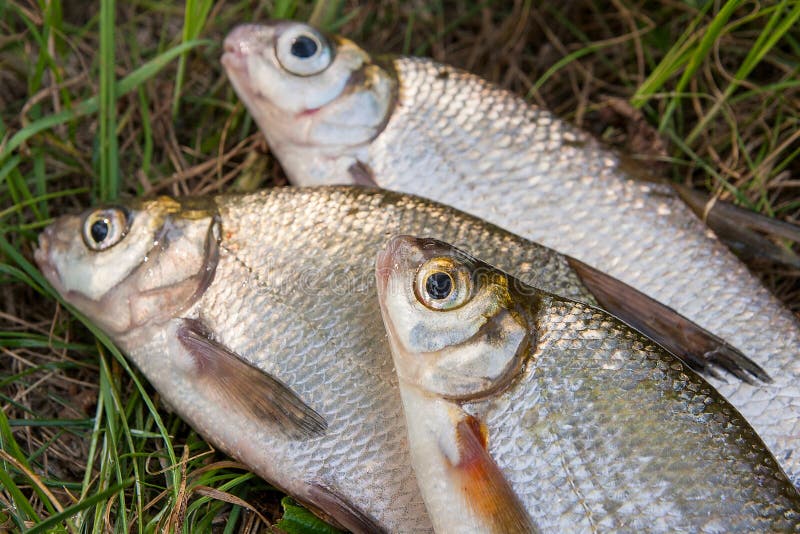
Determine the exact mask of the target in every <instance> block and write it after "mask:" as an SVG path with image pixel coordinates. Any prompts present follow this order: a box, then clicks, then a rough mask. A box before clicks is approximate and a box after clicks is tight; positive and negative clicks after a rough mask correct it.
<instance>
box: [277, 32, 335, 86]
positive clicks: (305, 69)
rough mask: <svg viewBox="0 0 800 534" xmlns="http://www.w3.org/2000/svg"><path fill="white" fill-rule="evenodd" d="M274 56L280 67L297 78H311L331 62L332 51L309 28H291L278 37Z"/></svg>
mask: <svg viewBox="0 0 800 534" xmlns="http://www.w3.org/2000/svg"><path fill="white" fill-rule="evenodd" d="M275 55H276V56H277V57H278V62H279V63H280V64H281V66H282V67H283V68H284V69H286V70H287V71H288V72H290V73H291V74H295V75H297V76H313V75H314V74H319V73H320V72H322V71H324V70H325V69H327V68H328V67H329V66H330V64H331V62H332V61H333V49H332V47H331V45H330V43H329V42H328V40H327V39H326V38H325V36H323V35H322V34H321V33H319V32H318V31H316V30H315V29H314V28H311V27H310V26H305V25H300V26H293V27H291V28H289V29H288V30H286V31H285V32H283V33H282V34H281V35H280V36H278V38H277V41H276V42H275Z"/></svg>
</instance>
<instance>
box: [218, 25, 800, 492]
mask: <svg viewBox="0 0 800 534" xmlns="http://www.w3.org/2000/svg"><path fill="white" fill-rule="evenodd" d="M298 24H299V23H298ZM270 31H272V30H271V27H270V26H251V27H242V28H239V29H236V30H234V31H233V32H231V34H230V35H229V37H228V39H227V40H226V44H225V46H226V54H225V55H224V56H223V64H224V65H225V67H226V71H227V72H228V76H229V78H230V79H231V81H232V83H233V85H234V87H235V88H236V90H237V93H238V94H239V96H240V97H241V98H242V100H243V101H244V102H245V104H246V105H247V107H248V109H249V110H250V112H251V113H252V115H253V116H254V118H255V119H256V121H257V122H258V123H259V126H260V128H261V130H262V131H263V132H264V134H265V136H266V138H267V140H268V142H269V143H270V147H271V149H272V150H273V152H274V153H275V154H276V156H277V157H278V158H279V159H280V161H281V164H282V165H283V167H284V168H285V170H286V172H287V174H288V176H289V178H290V180H291V181H292V182H293V183H295V184H298V185H315V184H331V183H343V177H347V176H348V171H349V172H350V175H349V182H350V183H361V182H365V181H373V182H374V183H375V184H377V185H378V186H381V187H385V188H389V189H392V190H397V191H403V192H409V193H414V194H418V195H422V196H425V197H428V198H432V199H435V200H438V201H441V202H444V203H446V204H449V205H452V206H454V207H457V208H459V209H462V210H464V211H466V212H468V213H471V214H473V215H476V216H480V217H482V218H484V219H486V220H488V221H490V222H493V223H495V224H498V225H499V226H501V227H503V228H506V229H508V230H510V231H513V232H515V233H517V234H519V235H522V236H524V237H527V238H529V239H532V240H534V241H537V242H540V243H542V244H544V245H546V246H549V247H551V248H554V249H556V250H558V251H560V252H563V253H565V254H569V255H571V256H574V257H576V258H578V259H580V260H582V261H585V262H586V263H588V264H590V265H592V266H594V267H596V268H598V269H600V270H601V271H604V272H606V273H608V274H610V275H612V276H614V277H616V278H618V279H620V280H622V281H624V282H626V283H627V284H629V285H631V286H633V287H635V288H637V289H639V290H641V291H643V292H644V293H646V294H647V295H649V296H650V297H653V298H655V299H656V300H658V301H660V302H663V303H665V304H667V305H669V306H670V307H672V308H674V309H675V310H677V311H678V312H679V313H681V314H682V315H684V316H686V317H687V318H689V319H691V320H693V321H695V322H696V323H698V324H699V325H701V326H703V327H704V328H706V329H708V330H709V331H711V332H713V333H714V334H716V335H718V336H720V337H721V338H723V339H725V340H726V341H727V342H729V343H730V344H732V345H733V346H735V347H737V348H738V349H740V350H741V351H742V352H744V354H746V355H747V356H749V357H751V358H752V359H753V360H755V361H756V362H757V363H758V364H760V365H761V366H762V367H763V368H764V369H765V370H766V371H767V373H768V374H769V375H770V376H771V377H772V378H773V380H774V382H773V383H771V384H769V385H762V386H759V387H752V386H750V385H747V384H742V383H739V382H736V381H730V382H725V381H720V380H712V381H711V382H712V383H713V384H714V385H715V386H716V387H717V388H718V389H719V391H720V392H722V393H723V395H725V397H726V398H727V399H728V400H729V401H730V402H731V403H732V404H733V405H734V406H735V407H736V408H737V409H738V410H740V411H741V412H742V414H743V415H744V416H745V417H746V418H747V419H748V420H749V421H750V423H751V424H752V425H753V426H754V427H755V429H756V430H757V431H758V433H759V434H760V435H761V436H762V438H763V439H764V440H765V442H766V443H767V444H768V445H769V446H770V448H771V449H772V450H773V451H774V453H775V455H776V457H777V459H778V461H779V462H781V464H782V466H783V467H784V469H785V470H786V471H787V473H788V474H789V475H790V477H791V478H792V480H793V481H794V482H795V484H800V451H798V450H797V447H798V442H799V441H798V440H800V324H798V321H797V318H796V317H794V316H793V315H792V314H791V313H790V312H789V311H788V310H787V309H786V308H785V307H784V306H783V305H782V304H781V303H780V302H778V301H777V299H775V298H774V297H773V296H772V295H771V294H770V293H769V292H768V291H767V290H766V289H765V288H764V287H763V285H762V284H761V283H760V282H759V281H758V280H757V279H756V278H755V277H754V276H753V275H752V274H750V273H749V272H748V271H747V269H746V267H745V266H744V265H743V264H742V263H741V262H740V261H739V260H738V259H736V258H735V257H734V256H733V255H732V254H731V253H730V252H729V251H728V250H727V249H726V248H725V247H724V246H723V245H722V244H721V243H720V242H719V241H718V240H717V239H716V238H715V237H714V236H713V235H712V233H711V232H710V231H709V230H708V229H707V228H706V227H705V226H704V225H703V224H702V222H701V221H700V220H698V219H697V218H696V217H695V216H694V215H693V214H692V213H691V212H690V210H689V209H688V208H687V207H686V206H685V205H684V204H683V203H682V202H681V201H680V199H679V198H678V197H677V196H676V194H675V192H674V191H673V190H672V188H671V187H669V186H667V185H664V184H660V183H658V182H657V181H648V180H647V179H642V178H647V177H646V174H647V173H642V172H639V171H640V170H639V169H638V168H636V167H635V166H633V165H631V164H629V163H628V162H627V161H625V160H623V159H622V158H620V157H619V156H618V155H617V154H616V153H614V152H612V151H610V150H608V149H606V148H604V147H603V146H601V145H600V144H599V143H598V142H596V141H595V140H594V139H592V138H591V136H589V135H588V134H586V133H585V132H582V131H581V130H579V129H577V128H575V127H573V126H570V125H569V124H567V123H565V122H564V121H562V120H560V119H558V118H556V117H554V116H553V115H552V114H550V113H549V112H547V111H545V110H541V109H539V108H537V107H534V106H531V105H530V104H528V103H527V102H525V101H524V100H522V99H521V98H519V97H518V96H516V95H513V94H511V93H509V92H507V91H504V90H501V89H498V88H497V87H495V86H493V85H491V84H490V83H488V82H486V81H485V80H482V79H480V78H478V77H477V76H474V75H471V74H468V73H465V72H463V71H460V70H458V69H455V68H452V67H449V66H446V65H442V64H439V63H436V62H434V61H431V60H427V59H419V58H408V57H404V58H398V59H395V60H393V61H391V63H390V65H391V67H390V68H389V69H388V70H384V71H383V73H382V76H383V77H384V78H386V79H391V80H393V81H394V83H395V85H396V87H395V90H394V93H393V95H394V99H395V100H394V105H393V106H388V107H387V109H388V110H389V113H390V115H389V116H388V117H386V116H376V117H374V118H373V122H372V123H371V124H372V127H373V128H374V130H375V133H374V134H373V135H372V136H371V137H369V138H365V139H362V140H360V141H358V139H357V138H356V137H353V136H351V135H348V133H347V124H346V123H345V122H340V123H339V125H338V127H339V129H340V131H341V132H342V135H341V137H342V138H343V139H347V143H340V144H336V142H335V138H334V137H333V136H332V135H331V133H330V131H329V130H330V128H331V127H330V126H329V125H326V129H325V133H326V136H325V138H324V143H323V142H322V141H318V140H317V138H316V137H315V135H316V136H317V137H318V134H316V133H315V132H316V131H315V130H314V128H313V127H312V126H310V124H311V121H313V117H314V116H316V115H319V116H321V117H323V118H326V117H328V116H330V115H335V116H337V117H343V116H346V113H345V111H346V110H344V109H339V110H338V113H333V112H328V111H327V110H326V106H327V107H336V106H339V107H342V106H346V105H348V101H347V100H338V99H335V98H334V99H330V100H329V102H328V103H327V104H325V105H320V106H319V107H318V108H316V109H315V110H313V112H311V111H309V110H306V113H304V112H303V110H302V109H301V108H297V107H296V108H295V109H293V110H292V112H287V111H285V110H284V107H285V105H286V104H287V103H292V104H293V105H295V106H297V105H298V103H297V102H295V97H294V94H293V93H288V92H287V93H284V94H283V95H280V96H279V97H276V96H274V95H272V99H271V100H270V99H269V98H268V96H270V95H267V94H264V93H262V92H261V89H262V87H261V86H260V85H259V84H260V83H263V82H265V81H269V82H270V83H272V82H275V81H282V80H283V79H291V80H292V81H293V83H295V82H297V83H299V82H298V81H297V80H295V79H293V78H292V75H291V74H289V73H288V72H285V71H283V72H282V71H280V69H277V70H276V69H275V67H274V66H272V65H270V63H269V58H268V57H267V56H268V55H264V50H266V49H268V48H269V47H270V46H271V44H270V43H271V42H270V41H269V39H268V37H269V35H270V34H269V32H270ZM351 44H352V43H349V42H345V43H344V44H339V45H338V46H339V48H338V49H337V50H338V51H337V54H344V53H347V54H353V53H354V52H352V50H351V49H352V46H351ZM258 54H262V57H261V58H259V57H257V55H258ZM365 61H368V60H365ZM331 68H333V67H331ZM349 74H350V73H348V75H349ZM373 76H377V75H376V74H375V73H373ZM353 80H355V78H354V79H353ZM305 83H306V92H307V93H312V92H313V88H314V84H320V83H321V82H320V81H319V80H317V79H316V78H315V77H313V76H311V77H307V78H306V79H305ZM353 83H356V82H353ZM273 85H274V84H273ZM374 85H375V84H374V83H373V84H372V85H370V86H361V87H357V86H353V85H348V86H347V87H346V94H347V95H348V96H349V97H350V99H352V94H353V93H354V92H357V91H359V90H360V91H363V92H369V91H370V90H371V87H372V86H374ZM326 90H327V91H330V88H329V86H326ZM282 106H283V107H282ZM265 110H268V113H267V112H265ZM301 118H302V120H303V121H304V122H303V123H302V128H299V127H298V126H297V125H298V122H297V121H299V120H300V119H301ZM320 120H321V119H320ZM359 121H360V122H359V130H358V131H362V130H364V125H363V124H362V123H364V121H365V119H364V117H363V114H362V115H359ZM332 139H333V140H332ZM356 141H358V142H356Z"/></svg>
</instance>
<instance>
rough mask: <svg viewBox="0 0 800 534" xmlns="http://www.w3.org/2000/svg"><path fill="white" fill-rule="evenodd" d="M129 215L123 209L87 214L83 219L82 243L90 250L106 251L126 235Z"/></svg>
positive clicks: (109, 209) (96, 211) (114, 208)
mask: <svg viewBox="0 0 800 534" xmlns="http://www.w3.org/2000/svg"><path fill="white" fill-rule="evenodd" d="M129 226H130V215H129V213H128V211H127V210H125V209H123V208H117V207H112V208H101V209H97V210H94V211H91V212H89V213H88V214H86V216H85V217H84V219H83V232H82V233H83V242H84V243H85V244H86V246H87V247H89V248H90V249H91V250H97V251H100V250H106V249H109V248H111V247H113V246H114V245H116V244H117V243H119V242H120V241H122V238H123V237H125V236H126V235H127V233H128V229H129Z"/></svg>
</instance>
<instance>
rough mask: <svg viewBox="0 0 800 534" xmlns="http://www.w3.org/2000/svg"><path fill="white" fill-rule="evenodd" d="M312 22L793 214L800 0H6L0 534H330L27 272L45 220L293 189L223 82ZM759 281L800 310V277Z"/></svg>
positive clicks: (721, 192) (703, 184)
mask: <svg viewBox="0 0 800 534" xmlns="http://www.w3.org/2000/svg"><path fill="white" fill-rule="evenodd" d="M278 17H281V18H298V19H303V20H308V19H309V18H311V19H313V20H314V21H315V22H317V23H319V24H321V25H323V26H325V27H326V28H328V29H329V30H335V31H339V32H342V33H345V34H346V35H348V36H350V37H352V38H353V39H355V40H356V41H358V42H360V43H362V44H364V45H365V46H366V47H367V48H369V49H371V50H375V51H381V52H393V53H411V54H416V55H429V56H433V57H435V58H437V59H439V60H442V61H446V62H448V63H452V64H455V65H457V66H460V67H463V68H466V69H468V70H471V71H474V72H477V73H479V74H481V75H482V76H484V77H486V78H489V79H491V80H493V81H495V82H497V83H498V84H500V85H502V86H505V87H508V88H509V89H511V90H513V91H516V92H518V93H520V94H523V95H527V97H528V98H529V99H530V101H531V102H532V103H535V104H540V105H544V106H547V107H550V108H552V109H553V110H554V111H555V112H556V113H558V114H559V115H561V116H564V117H565V118H567V119H569V120H571V121H573V122H575V123H577V124H579V125H581V126H583V127H584V128H587V129H589V130H590V131H592V132H593V133H595V134H596V135H598V136H599V137H601V138H603V139H604V140H606V141H607V142H608V143H610V144H612V145H615V146H617V147H619V148H620V149H621V150H624V151H626V152H628V153H631V154H633V155H635V156H636V157H638V158H641V159H645V160H647V161H649V162H650V164H651V165H654V166H657V167H658V168H659V169H660V171H661V172H662V173H663V174H665V175H666V176H669V177H670V178H671V179H674V180H676V181H680V182H682V183H685V184H687V185H691V186H693V187H696V188H699V189H702V190H704V191H707V192H710V193H712V194H714V195H717V196H719V197H720V198H722V199H727V200H733V201H735V202H736V203H738V204H740V205H742V206H745V207H747V208H750V209H753V210H756V211H759V212H761V213H764V214H767V215H770V216H775V217H778V218H780V219H783V220H788V221H797V220H798V217H799V216H800V195H798V193H797V191H798V187H799V186H800V181H799V180H798V176H800V163H798V161H799V159H798V155H799V154H800V87H799V86H800V76H799V75H798V69H799V68H800V65H799V63H798V58H800V24H798V19H799V18H800V2H797V1H796V0H795V1H789V0H785V1H778V0H769V1H764V2H747V1H744V0H727V1H723V0H717V1H709V0H681V1H678V0H672V1H667V2H644V1H641V0H609V1H605V2H604V1H600V0H576V1H572V2H548V1H544V0H543V1H536V2H533V1H532V0H514V1H511V2H500V1H492V0H482V1H467V0H463V1H462V0H448V1H444V0H438V1H433V2H428V3H425V2H402V1H400V0H393V1H390V2H375V1H368V2H361V3H356V2H343V1H341V0H338V1H337V0H334V1H327V2H325V1H316V2H310V1H306V2H298V1H295V0H276V1H274V2H256V1H247V0H228V1H218V2H212V1H211V0H187V1H186V2H185V4H184V3H183V2H154V1H152V0H129V1H126V2H119V3H115V1H114V0H101V1H100V2H95V3H91V4H90V5H88V3H85V2H78V1H76V0H49V1H45V0H38V1H36V0H0V299H1V300H2V307H0V352H1V353H2V357H0V358H1V359H0V371H1V372H0V397H1V398H2V402H3V409H2V413H0V530H4V529H12V530H24V529H30V531H32V532H44V531H47V532H50V531H56V532H62V531H66V532H90V531H91V532H95V531H101V530H103V529H105V528H106V527H108V528H110V529H112V530H114V531H134V532H153V531H158V532H160V531H162V530H172V531H185V532H189V531H192V532H203V531H211V530H213V531H218V532H225V533H228V532H252V531H257V530H259V529H261V528H264V527H265V525H268V524H270V525H271V524H274V523H275V522H277V521H279V519H280V518H281V517H282V515H283V513H284V512H283V510H284V508H285V510H286V514H287V517H286V518H285V519H284V520H283V521H282V522H281V524H280V525H279V526H280V528H283V529H285V530H286V531H291V532H308V531H314V530H315V529H318V528H322V527H321V526H320V525H319V524H315V523H313V522H311V521H310V519H309V517H308V516H307V515H304V514H303V511H302V509H300V508H298V507H297V506H295V505H294V504H293V503H292V502H291V501H290V500H288V499H287V500H285V501H284V506H281V495H280V493H279V492H277V491H276V490H274V489H273V488H271V487H269V485H267V484H266V483H265V482H263V481H261V480H259V479H258V478H257V477H255V476H253V475H252V474H250V473H249V472H248V471H247V469H246V468H245V467H244V466H242V465H239V464H237V463H236V462H234V461H231V460H230V459H228V458H226V457H225V456H224V455H222V454H220V453H218V452H215V451H214V450H213V449H211V448H210V447H209V445H207V444H206V443H204V442H203V440H202V439H201V438H200V437H199V436H197V435H196V434H195V433H194V432H193V431H192V430H191V429H190V428H188V427H187V426H186V425H185V424H184V423H182V422H181V421H180V419H179V418H177V417H176V416H175V415H174V414H172V413H170V411H169V410H168V409H167V407H165V406H164V405H163V404H162V403H161V402H160V400H159V397H158V394H157V393H155V392H154V391H153V390H152V389H151V388H150V387H149V386H148V385H147V384H146V383H145V382H144V381H143V379H142V378H141V377H140V375H138V373H137V372H136V371H134V370H132V369H131V368H130V367H129V365H128V364H127V362H126V361H125V360H124V358H122V357H121V355H120V354H119V353H118V351H117V350H116V349H115V348H114V347H113V346H112V345H111V344H110V343H109V342H108V340H107V339H106V338H105V337H104V336H103V335H102V334H101V333H100V332H98V331H97V330H96V329H94V328H93V327H91V325H89V324H87V323H86V322H85V321H84V320H83V319H81V318H80V317H79V315H77V314H74V313H72V312H70V311H69V310H66V309H65V307H64V304H63V303H59V302H58V299H57V298H56V296H55V295H54V294H53V293H52V291H51V290H50V289H49V288H48V286H47V284H46V283H45V282H44V280H43V278H42V276H41V275H40V274H39V273H38V271H37V270H36V269H35V268H34V267H33V266H32V265H31V263H30V262H31V258H32V250H33V247H34V246H35V243H36V236H37V233H38V232H39V231H40V230H41V229H42V228H43V227H44V226H46V225H47V224H49V223H50V222H51V221H52V219H53V217H54V216H56V215H58V214H59V213H61V212H64V211H69V210H73V211H74V210H78V209H80V208H81V207H85V206H87V205H89V204H90V203H92V202H95V201H100V200H110V199H114V198H116V197H117V196H118V195H145V194H158V193H170V194H186V193H192V194H205V193H209V192H214V191H221V190H230V189H239V190H241V189H253V188H256V187H263V186H269V185H275V184H283V183H285V179H284V177H283V174H282V172H281V170H280V168H279V167H278V166H277V165H276V164H275V162H274V160H273V159H271V157H270V156H269V151H268V148H267V146H266V144H265V143H264V141H263V139H262V137H261V135H260V134H259V133H258V132H257V130H256V128H255V126H254V124H253V123H252V121H251V120H250V119H249V118H248V116H247V114H246V113H245V111H244V108H243V106H242V104H241V103H239V102H238V100H237V98H236V96H235V95H234V93H233V91H232V89H231V88H230V86H229V84H228V82H227V80H226V79H225V77H224V74H223V73H222V71H221V68H220V65H219V56H220V54H221V42H222V39H223V37H224V35H225V33H226V32H227V31H229V30H230V29H231V28H233V26H235V25H236V24H238V23H241V22H250V21H262V20H266V19H268V18H278ZM754 268H757V269H758V272H759V274H760V276H761V277H762V279H764V281H765V283H767V284H768V285H769V286H770V287H771V288H772V289H773V291H775V292H776V294H778V295H779V296H780V297H781V298H782V299H783V300H784V301H785V302H786V303H787V304H788V305H789V306H790V307H792V308H793V309H794V310H800V290H799V289H798V287H799V286H798V272H796V271H791V270H787V269H785V268H778V267H774V266H769V265H756V266H754Z"/></svg>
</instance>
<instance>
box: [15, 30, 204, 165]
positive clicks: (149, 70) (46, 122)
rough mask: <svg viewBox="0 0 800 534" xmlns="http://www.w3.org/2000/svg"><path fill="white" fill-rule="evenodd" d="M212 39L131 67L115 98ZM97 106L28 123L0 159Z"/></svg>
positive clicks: (89, 102)
mask: <svg viewBox="0 0 800 534" xmlns="http://www.w3.org/2000/svg"><path fill="white" fill-rule="evenodd" d="M210 44H212V41H208V40H203V39H201V40H196V41H190V42H188V43H183V44H180V45H178V46H176V47H175V48H171V49H169V50H167V51H166V52H163V53H161V54H160V55H158V56H156V57H155V58H153V59H151V60H150V61H148V62H147V63H145V64H144V65H142V66H141V67H139V68H138V69H136V70H134V71H133V72H131V73H130V74H128V75H127V76H125V77H124V78H123V79H122V80H120V81H119V82H117V84H116V88H115V90H114V94H115V95H116V96H117V97H121V96H123V95H124V94H126V93H129V92H130V91H132V90H134V89H136V88H138V87H139V86H140V85H142V84H143V83H144V82H146V81H147V80H149V79H150V78H152V77H153V76H155V75H156V74H157V73H158V72H159V71H160V70H161V69H163V68H164V67H166V66H167V64H168V63H169V62H170V61H172V60H173V59H175V58H176V57H177V56H179V55H180V54H181V53H183V52H185V51H188V50H191V49H192V48H195V47H197V46H200V45H206V46H208V45H210ZM98 108H99V100H98V98H97V97H91V98H88V99H86V100H84V101H82V102H79V103H78V104H76V105H75V107H73V108H71V109H67V110H64V111H62V112H60V113H54V114H53V115H48V116H46V117H42V118H41V119H39V120H36V121H34V122H32V123H30V124H29V125H28V126H26V127H25V128H22V129H21V130H19V131H18V132H17V133H15V134H14V135H13V136H12V137H11V139H9V141H8V143H6V144H5V145H3V146H2V147H0V148H1V150H0V161H6V158H7V157H9V156H10V155H11V154H12V152H13V151H14V150H16V149H17V148H19V146H20V145H21V144H22V143H24V142H25V141H27V140H28V139H30V138H31V137H33V136H34V135H36V134H38V133H39V132H42V131H44V130H48V129H50V128H52V127H54V126H57V125H59V124H64V123H66V122H69V121H71V120H74V119H77V118H79V117H82V116H84V115H89V114H91V113H95V112H97V110H98Z"/></svg>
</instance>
